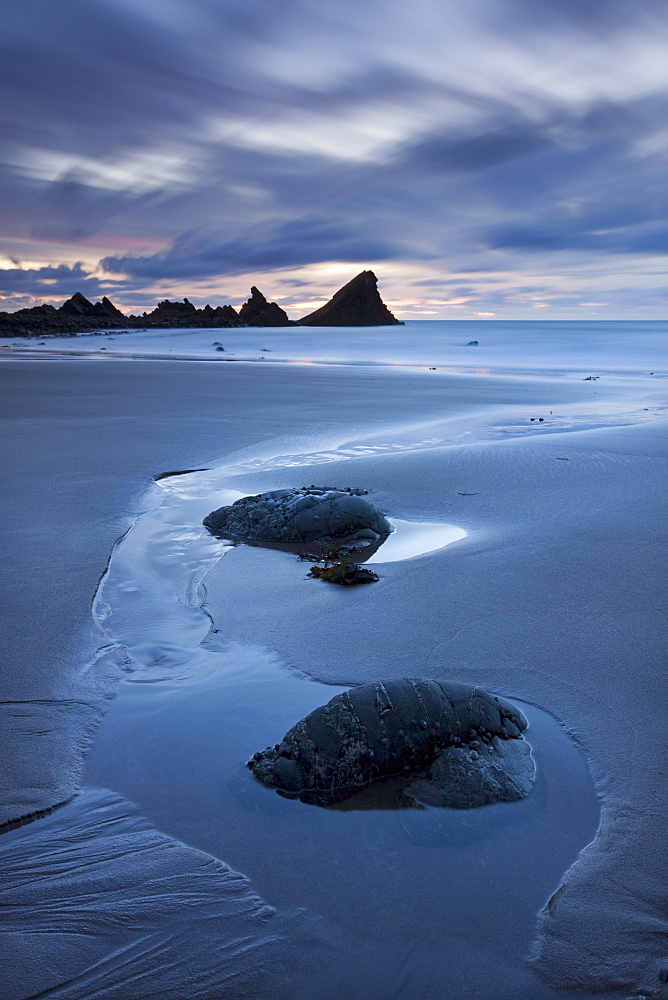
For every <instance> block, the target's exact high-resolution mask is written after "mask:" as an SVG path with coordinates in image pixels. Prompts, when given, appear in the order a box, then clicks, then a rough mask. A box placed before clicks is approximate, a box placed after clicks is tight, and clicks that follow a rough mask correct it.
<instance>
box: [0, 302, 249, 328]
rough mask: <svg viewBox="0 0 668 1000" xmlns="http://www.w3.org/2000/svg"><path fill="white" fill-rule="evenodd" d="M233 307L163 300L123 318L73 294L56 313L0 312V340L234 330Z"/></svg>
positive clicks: (39, 309)
mask: <svg viewBox="0 0 668 1000" xmlns="http://www.w3.org/2000/svg"><path fill="white" fill-rule="evenodd" d="M243 325H244V324H243V323H242V322H241V320H240V319H239V317H238V315H237V313H236V312H235V310H234V309H233V308H232V306H216V308H215V309H212V308H211V306H209V305H206V306H204V308H203V309H196V308H195V306H194V305H193V304H192V302H189V301H188V299H184V300H183V302H170V301H169V299H164V300H163V301H162V302H160V303H158V305H157V307H156V308H155V309H154V310H153V311H152V312H150V313H144V314H143V315H142V316H124V315H123V313H122V312H121V311H120V309H117V308H116V306H115V305H114V304H113V302H111V301H110V300H109V299H108V298H107V296H106V295H105V296H104V297H103V298H102V300H101V301H100V302H96V303H95V304H93V303H92V302H91V301H90V300H89V299H87V298H86V297H85V295H82V294H81V292H76V293H75V294H74V295H73V296H72V297H71V298H70V299H68V300H67V301H66V302H64V303H63V304H62V306H61V307H60V308H59V309H55V308H54V306H52V305H48V304H44V305H41V306H33V307H31V308H30V309H19V310H17V311H16V312H14V313H6V312H0V336H21V337H44V336H52V337H57V336H62V335H63V334H66V335H70V336H76V334H77V333H91V332H94V331H95V330H100V329H102V330H105V329H110V328H113V329H114V330H116V329H119V328H120V327H122V328H123V329H122V330H120V332H121V333H127V332H128V329H129V328H131V329H134V330H137V329H141V330H143V329H147V328H152V329H155V328H159V327H200V328H201V327H233V326H243Z"/></svg>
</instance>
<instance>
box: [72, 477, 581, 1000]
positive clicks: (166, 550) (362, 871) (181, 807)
mask: <svg viewBox="0 0 668 1000" xmlns="http://www.w3.org/2000/svg"><path fill="white" fill-rule="evenodd" d="M198 476H199V477H201V476H202V473H194V474H192V477H193V478H191V475H186V476H179V477H173V478H172V479H167V480H163V481H161V483H160V486H161V487H162V488H163V490H164V492H163V494H162V503H161V504H160V505H159V506H156V507H155V508H154V509H153V510H150V511H148V512H147V513H146V514H144V515H142V516H141V517H140V518H138V519H137V521H136V522H135V524H134V526H133V527H132V529H131V530H130V531H129V532H128V534H127V535H126V536H125V537H124V539H123V540H121V542H120V543H119V544H118V545H117V547H116V548H115V550H114V553H113V554H112V558H111V561H110V564H109V568H108V572H107V575H106V577H105V579H104V581H103V584H102V586H101V588H100V591H99V593H98V597H97V599H96V602H95V611H96V615H97V617H98V620H99V621H100V623H101V625H102V626H103V628H104V629H105V630H106V631H107V633H108V635H109V636H110V638H111V640H112V643H113V644H117V645H118V646H122V647H125V648H126V649H127V651H128V652H129V654H130V657H131V659H132V667H133V671H132V672H128V674H127V679H126V681H125V682H123V683H122V684H121V686H120V690H119V694H118V696H117V697H116V699H115V700H114V702H113V703H112V705H111V708H110V710H109V713H108V715H107V716H106V718H105V720H104V723H103V725H102V726H101V728H100V731H99V732H98V734H97V737H96V740H95V742H94V745H93V748H92V750H91V752H90V755H89V758H88V761H87V765H86V771H85V775H84V781H85V784H86V785H88V786H103V787H105V788H110V789H113V790H114V791H115V792H118V793H120V794H121V795H123V796H124V797H125V798H126V799H129V800H131V801H132V802H134V803H135V804H136V805H137V807H138V808H139V810H140V811H141V813H142V814H143V815H144V816H146V817H147V818H148V819H149V820H150V821H151V822H152V823H154V824H155V825H156V826H157V827H158V828H159V829H160V830H161V831H163V832H164V833H166V834H169V835H170V836H172V837H174V838H176V839H177V840H179V841H181V842H183V843H184V844H187V845H190V846H192V847H195V848H199V849H201V850H203V851H206V852H208V853H210V854H211V855H213V856H215V857H217V858H221V859H223V860H224V861H225V862H226V863H227V864H229V865H231V866H232V867H233V868H234V869H236V870H237V871H240V872H243V873H244V874H245V875H246V876H248V878H250V880H251V882H252V884H253V886H254V888H255V889H256V891H257V892H259V893H260V894H261V895H262V897H263V898H264V899H266V900H267V902H268V903H270V904H271V905H272V906H275V907H277V908H278V909H279V910H284V911H294V910H295V909H299V908H306V909H307V910H308V911H309V912H311V913H313V914H319V915H321V916H322V917H324V918H325V919H326V920H327V921H328V926H334V927H338V928H340V930H341V932H342V933H343V934H344V936H345V935H347V936H348V938H349V940H350V941H354V942H358V943H359V942H361V941H367V942H376V943H377V944H378V943H385V944H387V943H396V944H397V946H398V947H399V946H400V947H401V949H404V950H407V952H408V953H410V951H411V949H412V948H415V949H418V951H420V952H422V951H424V950H425V949H426V952H429V950H430V949H433V948H436V949H437V950H438V953H439V955H440V958H439V961H444V960H445V959H446V958H448V956H449V958H448V960H450V959H451V960H452V962H453V963H457V962H460V963H461V955H462V954H463V953H464V952H463V951H462V949H464V951H468V952H470V953H471V954H473V953H476V952H477V951H479V950H480V949H482V950H483V951H485V952H486V953H490V952H491V953H493V954H496V955H498V956H502V957H503V961H504V962H509V963H511V964H512V965H513V966H514V967H516V968H518V967H520V966H521V965H522V963H523V960H524V958H525V956H526V954H527V952H528V950H529V948H530V946H531V943H532V939H533V936H534V933H535V926H536V918H537V915H538V914H539V912H540V910H541V909H542V907H543V906H544V905H545V904H546V902H547V901H548V899H549V898H550V896H551V895H552V893H553V892H554V891H555V890H556V889H557V888H558V886H559V884H560V881H561V879H562V877H563V875H564V873H565V872H566V871H567V869H568V868H569V867H570V865H571V864H572V863H573V862H574V861H575V859H576V858H577V856H578V853H579V852H580V851H581V850H582V849H583V848H584V847H585V846H586V845H587V844H588V843H589V842H590V841H591V840H592V839H593V838H594V836H595V835H596V831H597V828H598V824H599V802H598V799H597V796H596V793H595V790H594V786H593V783H592V780H591V778H590V775H589V771H588V767H587V764H586V762H585V760H584V757H583V756H582V754H581V752H580V751H579V749H578V747H577V746H576V745H575V744H574V743H573V742H572V740H571V739H570V738H569V737H568V736H567V735H566V733H565V732H564V730H563V728H562V726H561V725H560V724H559V723H558V722H557V721H556V720H555V719H554V718H552V717H551V716H550V715H549V714H547V713H546V712H544V711H541V710H540V709H538V708H536V707H535V706H532V705H529V704H525V703H522V702H519V701H518V702H517V704H518V707H520V708H521V710H522V711H523V712H524V714H525V715H526V717H527V718H528V720H529V729H528V730H527V732H526V733H525V736H526V738H527V740H528V742H529V743H530V745H531V748H532V755H533V757H534V759H535V762H536V769H537V777H536V781H535V783H534V786H533V789H532V791H531V793H530V795H529V796H528V797H527V798H526V799H524V800H522V801H519V802H514V803H499V804H495V805H492V806H485V807H482V808H477V809H467V810H455V809H448V808H441V807H425V808H420V809H418V808H398V807H396V806H398V800H397V801H396V802H395V803H393V802H392V799H391V796H390V797H388V796H387V795H386V794H384V795H381V796H375V794H374V791H373V789H372V790H371V791H370V794H368V795H363V796H360V797H357V798H356V800H355V801H352V802H349V803H348V805H347V806H346V807H345V808H334V809H329V808H320V807H317V806H312V805H307V804H305V803H303V802H300V801H291V800H286V799H283V798H281V797H280V796H279V795H277V794H276V792H274V791H273V790H271V789H268V788H265V787H264V786H262V785H260V784H259V783H258V782H257V781H256V780H255V779H254V778H253V777H252V775H251V774H250V772H249V771H248V769H247V767H246V766H245V764H246V761H247V760H248V759H249V757H251V756H252V754H253V753H254V752H255V751H256V750H258V749H259V748H261V747H264V746H267V745H273V744H275V743H277V742H279V741H280V739H281V738H282V736H283V734H284V733H285V732H286V731H287V730H288V729H289V728H290V727H291V726H292V725H294V723H295V722H297V720H299V719H300V718H302V717H303V716H304V715H307V714H308V713H309V712H311V711H312V710H313V709H314V708H316V707H317V706H319V705H321V704H323V703H324V702H326V701H328V700H329V699H330V698H331V697H332V696H333V695H334V694H336V693H338V692H340V691H343V690H345V688H343V687H337V686H334V685H327V684H322V683H320V682H318V681H316V680H313V679H311V678H310V677H308V676H306V675H304V674H300V673H298V672H297V671H295V670H293V669H291V668H290V667H289V666H288V665H287V664H286V663H284V662H282V661H281V659H280V658H279V656H278V655H277V654H276V653H275V652H274V651H272V649H271V648H270V640H269V639H268V638H267V639H265V638H264V637H263V636H262V635H261V634H258V642H257V643H254V644H250V643H248V642H235V641H233V637H232V638H231V637H230V636H229V634H226V629H225V621H224V620H221V621H216V622H212V620H211V617H210V613H209V612H208V610H207V607H206V605H205V597H206V591H205V589H204V581H205V579H206V577H207V574H208V572H209V570H210V569H211V568H212V567H213V566H214V565H216V564H217V563H218V562H219V560H220V559H221V557H224V556H226V553H227V552H228V550H229V549H230V545H229V543H226V542H224V541H221V540H220V539H216V538H214V537H213V536H211V535H209V533H208V532H207V531H206V530H205V529H204V528H203V527H202V525H201V520H202V517H203V516H204V514H206V513H207V512H208V511H209V510H211V509H213V506H214V504H212V496H214V494H212V491H211V489H210V485H207V484H206V482H205V484H204V485H205V488H204V489H201V488H198V487H197V477H198ZM330 478H331V476H330ZM201 481H202V480H201V479H200V482H201ZM241 495H242V494H241V493H239V492H235V491H231V490H228V491H227V492H224V491H221V490H220V489H219V488H218V489H216V491H215V502H216V504H217V505H218V506H220V504H221V502H222V503H230V502H232V501H233V499H236V498H237V497H238V496H241ZM393 525H394V527H395V532H394V533H393V534H392V535H391V536H390V538H389V539H388V541H387V542H386V543H385V545H383V546H381V547H380V548H379V549H378V550H377V551H376V552H374V554H373V555H372V557H371V559H370V560H369V561H373V562H376V563H382V562H389V561H395V560H400V559H409V558H411V559H412V558H417V557H418V556H419V555H420V554H422V553H426V552H431V551H434V550H435V549H439V548H442V547H443V546H445V545H447V544H450V542H453V541H455V540H460V539H462V538H463V537H464V536H465V532H464V531H463V530H462V529H459V528H456V527H455V526H452V525H445V524H420V525H418V524H411V523H410V522H405V521H398V520H394V519H393ZM277 557H279V558H281V559H286V560H295V556H294V555H290V554H288V553H274V554H273V555H272V559H273V558H277ZM225 565H226V563H225V559H224V560H223V563H222V564H221V570H222V571H224V569H225ZM310 586H318V584H315V583H314V582H313V581H307V580H305V579H304V577H303V573H301V572H300V573H299V574H295V575H294V579H293V582H291V583H290V593H293V594H295V595H297V593H298V589H297V588H300V587H310ZM293 588H295V589H293ZM369 589H371V588H369ZM288 596H289V595H288ZM288 603H289V602H288ZM250 610H251V609H250V608H249V612H250ZM252 612H253V615H254V620H256V621H257V622H258V632H259V633H261V621H262V610H261V608H257V607H255V608H253V609H252ZM299 613H300V609H299V604H298V601H296V600H295V614H296V615H299ZM303 628H304V631H305V634H308V628H309V623H308V622H307V621H304V622H303ZM305 648H306V647H305ZM334 652H335V651H334ZM300 666H302V667H306V663H304V664H300ZM452 679H454V680H456V679H457V678H456V677H454V676H453V678H452ZM137 682H144V683H137ZM147 682H151V683H147ZM511 700H512V699H511ZM397 995H399V994H397Z"/></svg>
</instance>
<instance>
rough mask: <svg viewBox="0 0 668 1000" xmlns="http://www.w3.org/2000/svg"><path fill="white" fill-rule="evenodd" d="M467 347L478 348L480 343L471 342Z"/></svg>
mask: <svg viewBox="0 0 668 1000" xmlns="http://www.w3.org/2000/svg"><path fill="white" fill-rule="evenodd" d="M466 346H467V347H477V346H478V341H477V340H469V342H468V344H467V345H466Z"/></svg>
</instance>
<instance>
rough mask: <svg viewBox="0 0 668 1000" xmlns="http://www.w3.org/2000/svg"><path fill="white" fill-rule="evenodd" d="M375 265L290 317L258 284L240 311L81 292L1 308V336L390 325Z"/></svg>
mask: <svg viewBox="0 0 668 1000" xmlns="http://www.w3.org/2000/svg"><path fill="white" fill-rule="evenodd" d="M377 285H378V279H377V278H376V275H375V274H374V273H373V271H362V273H361V274H358V275H357V277H355V278H353V279H352V281H349V282H348V284H347V285H344V286H343V288H340V289H339V291H338V292H336V294H335V295H334V296H333V297H332V298H331V299H330V301H329V302H328V303H327V304H326V305H324V306H322V308H321V309H317V310H316V311H315V312H313V313H311V314H310V315H309V316H305V317H304V318H303V319H300V320H297V321H296V322H295V320H291V319H289V318H288V315H287V313H286V312H285V311H284V310H283V309H282V308H281V307H280V306H279V305H278V304H277V303H276V302H269V301H267V299H266V298H265V296H264V295H263V294H262V292H261V291H260V290H259V289H258V288H256V287H255V285H253V287H252V288H251V297H250V298H249V299H248V300H247V301H246V302H244V304H243V305H242V307H241V309H240V310H239V312H237V311H236V309H234V307H233V306H230V305H224V306H215V307H213V306H210V305H205V306H204V307H203V308H202V309H198V308H197V307H196V306H194V305H193V304H192V302H190V301H189V300H188V299H186V298H184V299H183V301H182V302H172V301H170V300H169V299H165V300H164V301H162V302H159V303H158V304H157V306H156V307H155V309H153V310H151V312H144V313H142V314H141V315H140V316H136V315H125V314H124V313H122V312H121V310H120V309H118V308H117V307H116V306H115V305H114V304H113V302H111V301H110V300H109V299H108V298H107V296H106V295H105V296H104V297H103V298H102V299H101V300H100V301H99V302H94V303H93V302H91V301H90V300H89V299H87V298H86V296H85V295H82V294H81V292H76V293H75V294H74V295H73V296H72V297H71V298H69V299H68V300H67V301H66V302H64V303H63V304H62V306H60V307H59V308H56V307H55V306H52V305H50V304H48V303H45V304H43V305H40V306H33V307H32V308H29V309H19V310H17V311H16V312H12V313H9V312H0V337H62V336H76V335H77V334H78V333H91V332H95V331H96V330H151V329H155V330H159V329H173V328H175V327H177V328H178V327H181V328H187V329H190V328H195V329H202V328H203V329H219V328H226V327H243V326H250V327H260V326H261V327H269V326H271V327H274V326H278V327H281V326H294V325H302V326H387V325H390V324H391V325H396V324H399V323H400V322H401V321H400V320H398V319H395V317H394V316H393V315H392V313H391V312H390V311H389V309H388V308H387V306H386V305H385V304H384V303H383V301H382V299H381V297H380V295H379V294H378V287H377Z"/></svg>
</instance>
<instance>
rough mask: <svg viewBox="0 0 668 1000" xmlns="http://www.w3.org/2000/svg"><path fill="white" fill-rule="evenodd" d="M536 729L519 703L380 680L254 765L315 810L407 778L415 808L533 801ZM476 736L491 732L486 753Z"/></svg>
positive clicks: (463, 688) (299, 727)
mask: <svg viewBox="0 0 668 1000" xmlns="http://www.w3.org/2000/svg"><path fill="white" fill-rule="evenodd" d="M526 726H527V722H526V719H525V718H524V716H523V715H522V713H521V712H520V711H519V710H518V709H517V708H515V706H514V705H511V704H510V702H507V701H505V700H504V699H503V698H497V697H496V696H494V695H491V694H488V693H487V692H486V691H484V690H483V689H482V688H480V687H471V686H470V685H468V684H460V683H457V682H454V681H434V680H421V679H419V678H412V677H408V678H401V679H398V680H391V681H377V682H375V683H372V684H362V685H360V686H359V687H356V688H352V690H350V691H346V692H345V693H344V694H339V695H336V696H335V697H334V698H332V699H331V701H329V702H328V703H327V704H326V705H323V706H322V707H321V708H317V709H316V710H315V711H314V712H311V713H310V715H307V716H306V718H304V719H302V720H301V721H300V722H298V723H297V724H296V725H295V726H293V727H292V729H290V731H289V732H288V733H287V734H286V735H285V737H284V738H283V740H282V741H281V743H280V744H279V746H278V749H275V748H274V749H273V750H272V749H267V750H265V751H263V752H261V753H257V754H255V755H254V757H253V759H252V760H251V761H249V763H248V766H249V768H250V769H251V771H252V772H253V774H254V776H255V777H256V778H257V779H258V780H259V781H261V782H262V783H263V784H265V785H268V786H269V787H270V788H275V789H276V790H277V791H278V792H279V793H281V794H283V795H286V796H288V797H292V798H297V797H298V798H300V799H302V801H305V802H310V803H312V804H315V805H333V804H336V803H338V802H341V801H343V800H345V799H347V798H349V797H350V796H352V795H355V794H356V793H357V792H358V791H359V790H360V789H361V788H364V787H365V786H367V785H369V784H370V783H371V782H374V781H377V780H379V779H386V778H390V777H392V776H396V775H400V776H401V778H402V784H401V793H402V796H403V798H404V804H406V805H409V804H429V805H439V806H448V807H450V808H455V809H467V808H475V807H478V806H482V805H489V804H491V803H493V802H501V801H505V802H512V801H515V800H517V799H520V798H523V797H525V796H526V795H527V794H528V792H529V790H530V787H531V784H532V782H533V779H534V764H533V760H532V758H531V751H530V747H529V745H528V743H526V741H525V740H524V739H523V738H522V732H523V731H524V730H525V729H526ZM471 733H474V734H475V735H476V736H477V735H478V734H479V733H480V734H482V733H484V734H485V738H486V744H487V745H486V747H485V748H484V752H483V753H482V754H481V753H479V752H477V751H476V750H473V749H472V747H471V743H472V742H476V743H478V740H472V738H471Z"/></svg>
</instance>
